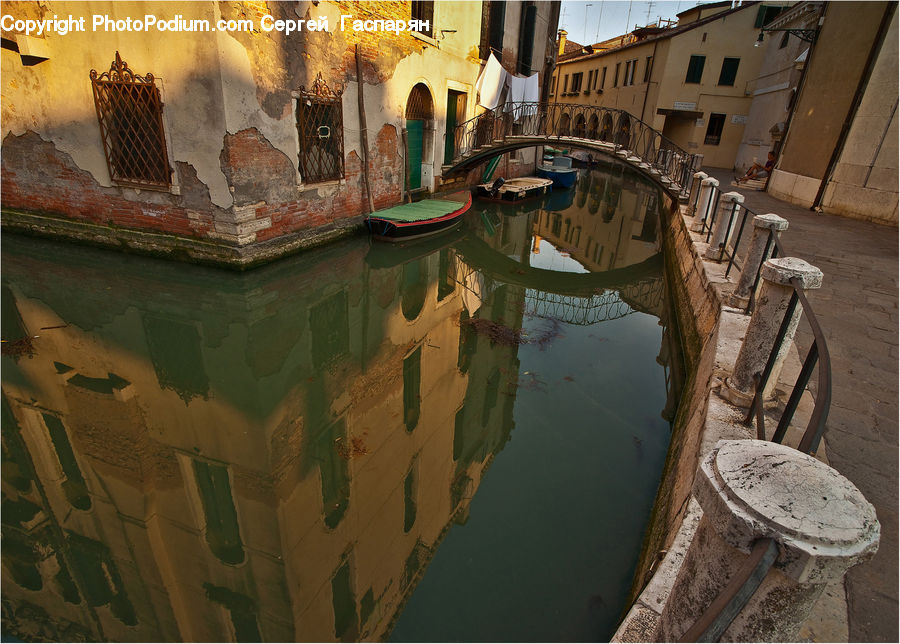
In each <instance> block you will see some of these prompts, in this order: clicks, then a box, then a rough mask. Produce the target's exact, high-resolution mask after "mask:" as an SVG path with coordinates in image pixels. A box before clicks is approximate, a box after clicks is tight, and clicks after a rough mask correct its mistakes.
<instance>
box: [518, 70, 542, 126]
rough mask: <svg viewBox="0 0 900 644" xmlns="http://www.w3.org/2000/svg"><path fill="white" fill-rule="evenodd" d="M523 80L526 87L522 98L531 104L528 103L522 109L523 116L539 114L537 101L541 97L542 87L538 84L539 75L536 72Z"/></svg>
mask: <svg viewBox="0 0 900 644" xmlns="http://www.w3.org/2000/svg"><path fill="white" fill-rule="evenodd" d="M523 80H524V81H525V83H524V85H525V87H524V96H523V98H522V100H523V101H525V102H526V103H529V105H526V106H525V108H524V109H523V110H522V116H533V115H535V114H537V102H538V101H539V100H540V98H541V88H540V87H539V86H538V75H537V73H535V74H532V75H531V76H529V77H528V78H525V79H523ZM532 103H533V105H532Z"/></svg>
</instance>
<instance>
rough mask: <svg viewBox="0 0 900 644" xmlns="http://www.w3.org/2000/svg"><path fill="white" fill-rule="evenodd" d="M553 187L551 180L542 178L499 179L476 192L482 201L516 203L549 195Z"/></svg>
mask: <svg viewBox="0 0 900 644" xmlns="http://www.w3.org/2000/svg"><path fill="white" fill-rule="evenodd" d="M552 187H553V182H552V181H551V180H550V179H541V178H540V177H519V178H517V179H509V180H508V181H504V180H503V179H497V180H496V181H494V182H493V183H482V184H481V185H479V186H477V187H476V188H475V189H476V192H477V194H478V196H479V197H481V198H482V199H488V200H492V201H504V202H515V201H522V200H523V199H531V198H532V197H540V196H542V195H545V194H547V193H548V192H550V190H551V189H552Z"/></svg>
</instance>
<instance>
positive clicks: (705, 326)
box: [623, 202, 719, 616]
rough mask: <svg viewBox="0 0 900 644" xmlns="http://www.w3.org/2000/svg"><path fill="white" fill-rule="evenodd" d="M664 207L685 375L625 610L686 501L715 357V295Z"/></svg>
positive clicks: (685, 235) (672, 303)
mask: <svg viewBox="0 0 900 644" xmlns="http://www.w3.org/2000/svg"><path fill="white" fill-rule="evenodd" d="M669 212H670V215H669V220H668V221H667V222H664V223H665V225H664V226H663V229H664V231H665V233H664V235H663V255H664V258H665V278H666V285H667V287H668V292H669V307H670V311H669V314H670V319H672V320H673V326H674V327H675V331H676V333H677V336H678V338H679V340H680V342H681V351H682V356H683V358H684V367H685V373H686V374H687V377H686V382H685V386H684V388H683V389H682V394H681V400H680V402H679V405H678V410H677V413H676V415H675V419H674V421H673V423H672V437H671V440H670V442H669V452H668V454H667V455H666V463H665V465H664V467H663V472H662V476H661V477H660V484H659V490H658V492H657V495H656V500H655V502H654V504H653V511H652V513H651V516H650V521H649V523H648V525H647V530H646V532H645V534H644V541H643V544H642V545H641V554H640V557H639V559H638V564H637V568H636V570H635V574H634V579H633V581H632V587H631V590H630V592H629V595H628V599H627V601H626V604H625V606H626V608H625V612H627V611H628V610H629V609H630V608H631V605H632V604H633V603H634V601H635V600H636V599H637V597H638V595H640V593H641V591H642V590H643V588H644V586H645V585H646V584H647V582H648V581H649V580H650V578H651V576H652V574H653V572H654V571H655V569H656V566H657V564H658V563H659V561H660V560H661V559H662V557H663V555H664V554H665V552H666V550H667V549H668V548H669V547H670V546H671V543H672V541H673V539H674V537H675V534H676V533H677V531H678V527H679V526H680V525H681V521H682V519H683V516H684V512H685V510H686V508H687V505H688V501H689V500H690V497H691V487H692V485H693V480H694V473H695V472H696V469H697V464H698V462H699V449H700V438H701V434H702V430H703V419H704V418H705V414H706V402H707V397H708V392H709V385H710V378H711V377H712V371H713V366H714V358H715V336H716V333H715V331H716V329H717V325H718V311H719V305H718V299H717V296H716V295H715V292H714V291H713V290H712V289H711V287H709V286H708V285H707V284H705V283H704V282H703V280H702V279H701V277H700V271H699V270H698V268H697V266H696V264H695V256H694V253H693V245H692V240H691V237H690V233H689V232H688V230H687V227H686V225H685V223H684V220H683V218H682V216H681V214H680V212H679V207H678V204H677V203H674V202H673V203H672V205H671V208H670V209H669ZM623 616H624V615H623Z"/></svg>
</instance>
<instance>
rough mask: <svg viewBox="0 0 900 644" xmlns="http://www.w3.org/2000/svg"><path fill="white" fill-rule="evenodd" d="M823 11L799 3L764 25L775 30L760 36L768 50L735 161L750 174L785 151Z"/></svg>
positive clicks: (752, 89) (754, 86)
mask: <svg viewBox="0 0 900 644" xmlns="http://www.w3.org/2000/svg"><path fill="white" fill-rule="evenodd" d="M823 7H824V3H823V2H800V3H797V4H796V5H794V6H793V7H791V8H790V9H787V10H785V11H783V12H781V13H780V14H778V16H776V17H775V19H774V20H772V21H771V22H770V23H768V24H766V25H764V28H765V29H767V30H770V31H763V32H761V33H762V34H763V41H760V42H759V44H760V46H764V47H765V54H764V58H763V62H762V65H761V66H760V69H759V76H758V77H757V78H756V80H754V81H752V82H751V84H750V88H749V89H750V93H751V94H752V96H753V101H752V103H751V104H750V112H749V114H748V116H747V124H746V125H745V126H744V139H743V140H742V141H741V145H740V147H739V148H738V154H737V158H736V159H735V162H734V165H735V168H736V169H739V170H740V171H746V170H747V169H748V168H749V167H750V166H752V165H753V164H754V163H757V162H758V163H759V164H760V165H762V164H763V163H765V162H766V156H767V154H768V152H770V151H775V152H777V150H778V148H779V147H780V145H781V142H782V138H783V137H784V130H785V127H786V125H787V121H788V117H789V116H790V113H791V108H792V107H793V104H794V100H795V98H796V96H797V91H798V90H799V87H800V81H801V80H802V78H803V69H804V68H805V67H806V61H807V57H808V55H809V49H810V42H811V40H810V39H811V38H812V35H813V34H814V33H815V30H816V29H817V23H818V20H819V16H820V14H821V12H822V9H823Z"/></svg>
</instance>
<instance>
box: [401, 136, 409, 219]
mask: <svg viewBox="0 0 900 644" xmlns="http://www.w3.org/2000/svg"><path fill="white" fill-rule="evenodd" d="M401 132H402V133H403V191H402V193H401V194H402V197H401V199H400V200H401V201H405V202H406V203H409V202H410V195H409V187H408V186H407V185H406V184H407V182H408V181H409V145H408V144H407V141H408V139H407V135H406V128H405V127H404V128H402V130H401Z"/></svg>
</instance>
